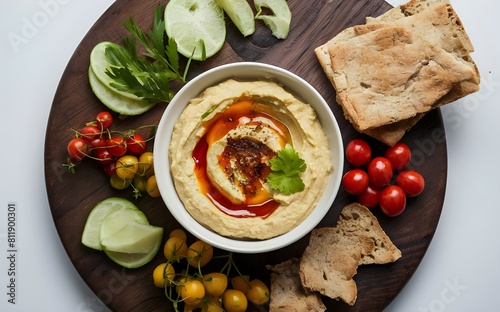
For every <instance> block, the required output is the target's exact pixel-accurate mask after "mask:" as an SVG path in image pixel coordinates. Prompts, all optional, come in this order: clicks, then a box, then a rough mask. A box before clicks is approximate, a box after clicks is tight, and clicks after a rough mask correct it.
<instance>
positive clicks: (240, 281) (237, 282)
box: [231, 275, 250, 293]
mask: <svg viewBox="0 0 500 312" xmlns="http://www.w3.org/2000/svg"><path fill="white" fill-rule="evenodd" d="M231 286H233V288H234V289H237V290H239V291H241V292H242V293H246V292H247V290H248V289H250V276H248V275H238V276H236V277H233V278H232V279H231Z"/></svg>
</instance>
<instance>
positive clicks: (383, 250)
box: [300, 203, 401, 305]
mask: <svg viewBox="0 0 500 312" xmlns="http://www.w3.org/2000/svg"><path fill="white" fill-rule="evenodd" d="M400 257H401V251H400V250H399V249H398V248H397V247H396V246H395V245H394V244H393V242H392V241H391V239H390V238H389V237H388V236H387V234H386V233H385V232H384V230H383V229H382V227H381V226H380V224H379V222H378V220H377V218H376V217H375V216H374V215H373V214H372V213H371V211H370V210H369V209H368V208H366V207H365V206H362V205H360V204H358V203H353V204H350V205H347V206H346V207H344V208H343V209H342V212H341V215H340V218H339V221H338V222H337V225H336V226H335V227H327V228H318V229H314V230H313V231H312V232H311V236H310V240H309V245H308V246H307V247H306V249H305V251H304V253H303V255H302V258H301V260H300V279H301V282H302V285H303V286H304V288H306V289H308V290H310V291H317V292H319V293H321V294H323V295H325V296H328V297H330V298H332V299H337V300H339V299H340V300H342V301H344V302H346V303H347V304H349V305H354V303H355V302H356V298H357V287H356V282H355V281H354V279H353V277H354V275H356V273H357V269H358V266H359V265H362V264H387V263H390V262H394V261H396V260H397V259H399V258H400Z"/></svg>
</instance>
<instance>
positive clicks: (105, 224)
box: [99, 209, 149, 245]
mask: <svg viewBox="0 0 500 312" xmlns="http://www.w3.org/2000/svg"><path fill="white" fill-rule="evenodd" d="M133 222H137V223H141V224H149V222H148V219H147V218H146V215H145V214H144V213H143V212H142V211H140V210H138V209H120V210H117V211H114V212H111V213H110V214H108V215H107V216H106V217H105V218H104V220H102V224H101V232H100V234H99V241H100V243H101V245H102V242H103V240H105V239H106V238H107V237H109V236H111V235H113V234H115V233H116V232H118V231H120V230H121V229H122V228H123V227H125V226H126V225H127V224H130V223H133Z"/></svg>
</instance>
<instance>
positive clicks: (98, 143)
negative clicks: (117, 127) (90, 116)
mask: <svg viewBox="0 0 500 312" xmlns="http://www.w3.org/2000/svg"><path fill="white" fill-rule="evenodd" d="M89 145H90V148H92V149H97V148H104V147H106V146H107V143H106V139H105V138H96V139H93V140H92V141H90V143H89Z"/></svg>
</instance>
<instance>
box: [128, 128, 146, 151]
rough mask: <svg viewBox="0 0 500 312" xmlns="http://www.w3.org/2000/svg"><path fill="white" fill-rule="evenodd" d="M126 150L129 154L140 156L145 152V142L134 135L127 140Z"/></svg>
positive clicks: (140, 137)
mask: <svg viewBox="0 0 500 312" xmlns="http://www.w3.org/2000/svg"><path fill="white" fill-rule="evenodd" d="M127 148H128V151H129V152H130V153H131V154H134V155H141V154H142V153H144V152H145V151H146V142H145V141H144V139H143V138H142V136H141V135H139V134H137V133H135V134H133V135H131V136H130V137H128V138H127Z"/></svg>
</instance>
